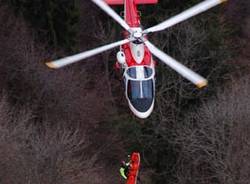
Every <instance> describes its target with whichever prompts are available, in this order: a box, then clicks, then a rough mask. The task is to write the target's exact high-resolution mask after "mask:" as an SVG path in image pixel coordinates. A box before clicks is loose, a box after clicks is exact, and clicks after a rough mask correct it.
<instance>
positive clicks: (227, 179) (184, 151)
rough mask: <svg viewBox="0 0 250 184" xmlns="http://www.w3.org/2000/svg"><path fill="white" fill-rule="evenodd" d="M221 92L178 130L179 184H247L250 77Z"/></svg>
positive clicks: (175, 142)
mask: <svg viewBox="0 0 250 184" xmlns="http://www.w3.org/2000/svg"><path fill="white" fill-rule="evenodd" d="M224 90H225V91H224ZM224 90H223V91H222V90H221V91H220V92H219V93H218V95H217V98H216V99H214V100H211V101H209V102H207V103H205V104H204V105H203V106H202V107H201V108H200V109H198V111H197V112H196V113H193V114H192V115H190V116H189V118H187V119H186V121H185V122H184V123H181V124H179V126H178V128H177V134H176V138H175V140H174V144H176V146H179V147H180V150H179V151H180V152H179V158H178V165H177V168H176V169H177V176H176V177H177V179H178V183H180V184H183V183H202V184H209V183H221V184H224V183H227V184H247V183H249V181H250V178H249V172H250V164H249V161H250V160H249V159H250V155H249V153H250V144H249V140H250V136H249V135H250V126H249V119H250V108H249V104H250V95H249V90H250V80H249V75H248V76H245V77H244V78H243V79H242V80H240V81H238V80H237V81H233V84H232V85H231V86H230V87H227V88H226V89H224Z"/></svg>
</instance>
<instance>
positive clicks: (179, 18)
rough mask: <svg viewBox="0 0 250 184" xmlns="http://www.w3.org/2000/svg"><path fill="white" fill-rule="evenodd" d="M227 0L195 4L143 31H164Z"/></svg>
mask: <svg viewBox="0 0 250 184" xmlns="http://www.w3.org/2000/svg"><path fill="white" fill-rule="evenodd" d="M226 1H227V0H206V1H203V2H201V3H199V4H197V5H195V6H194V7H192V8H189V9H188V10H186V11H184V12H182V13H180V14H178V15H176V16H174V17H172V18H170V19H167V20H166V21H164V22H162V23H160V24H158V25H156V26H153V27H150V28H148V29H146V30H144V31H143V33H152V32H157V31H162V30H164V29H167V28H169V27H172V26H174V25H176V24H178V23H180V22H183V21H185V20H187V19H188V18H191V17H193V16H195V15H198V14H200V13H202V12H204V11H206V10H208V9H210V8H212V7H214V6H216V5H218V4H220V3H223V2H226Z"/></svg>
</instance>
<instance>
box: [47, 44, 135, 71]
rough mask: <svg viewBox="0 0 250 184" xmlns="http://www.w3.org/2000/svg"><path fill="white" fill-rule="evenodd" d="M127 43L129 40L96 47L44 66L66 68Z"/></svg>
mask: <svg viewBox="0 0 250 184" xmlns="http://www.w3.org/2000/svg"><path fill="white" fill-rule="evenodd" d="M128 42H130V40H128V39H125V40H121V41H118V42H115V43H111V44H109V45H104V46H101V47H98V48H96V49H93V50H89V51H85V52H82V53H80V54H76V55H73V56H69V57H65V58H62V59H59V60H56V61H52V62H48V63H46V65H47V66H48V67H50V68H61V67H63V66H66V65H69V64H72V63H75V62H77V61H80V60H83V59H86V58H88V57H91V56H94V55H96V54H99V53H101V52H104V51H107V50H110V49H112V48H115V47H118V46H120V45H124V44H126V43H128Z"/></svg>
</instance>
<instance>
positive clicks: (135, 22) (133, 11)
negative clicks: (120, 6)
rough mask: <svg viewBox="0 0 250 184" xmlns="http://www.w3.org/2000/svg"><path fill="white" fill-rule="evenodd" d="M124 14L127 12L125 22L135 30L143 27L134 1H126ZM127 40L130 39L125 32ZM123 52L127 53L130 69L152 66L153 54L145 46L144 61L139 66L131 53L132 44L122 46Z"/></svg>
mask: <svg viewBox="0 0 250 184" xmlns="http://www.w3.org/2000/svg"><path fill="white" fill-rule="evenodd" d="M124 2H125V4H124V12H125V15H124V16H125V17H124V18H125V21H126V22H127V24H128V25H129V26H130V27H131V28H133V27H140V26H141V22H140V16H139V14H138V10H137V5H136V3H135V2H134V0H125V1H124ZM124 36H125V38H128V36H129V34H128V33H127V32H125V34H124ZM122 49H123V52H124V53H125V56H126V62H127V65H128V67H130V66H136V65H148V66H150V65H151V62H152V61H151V60H152V59H151V53H150V52H149V50H148V48H147V47H146V46H145V53H144V59H143V61H142V62H141V63H140V64H138V63H137V62H136V61H135V60H134V58H133V56H132V53H131V48H130V44H129V43H128V44H125V45H123V46H122Z"/></svg>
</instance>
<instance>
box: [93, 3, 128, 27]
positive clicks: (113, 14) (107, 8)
mask: <svg viewBox="0 0 250 184" xmlns="http://www.w3.org/2000/svg"><path fill="white" fill-rule="evenodd" d="M92 1H93V2H94V3H95V4H96V5H97V6H99V7H100V8H101V9H102V10H103V11H105V12H106V13H107V14H109V15H110V16H111V17H112V18H113V19H115V20H116V21H117V22H118V23H119V24H120V25H121V26H122V27H124V28H125V29H126V30H127V31H129V30H130V27H129V25H128V24H127V23H126V22H125V21H124V20H123V19H122V18H121V17H120V16H119V15H118V14H117V13H116V12H115V11H114V10H113V9H112V8H110V6H109V5H107V3H105V2H104V0H92Z"/></svg>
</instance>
